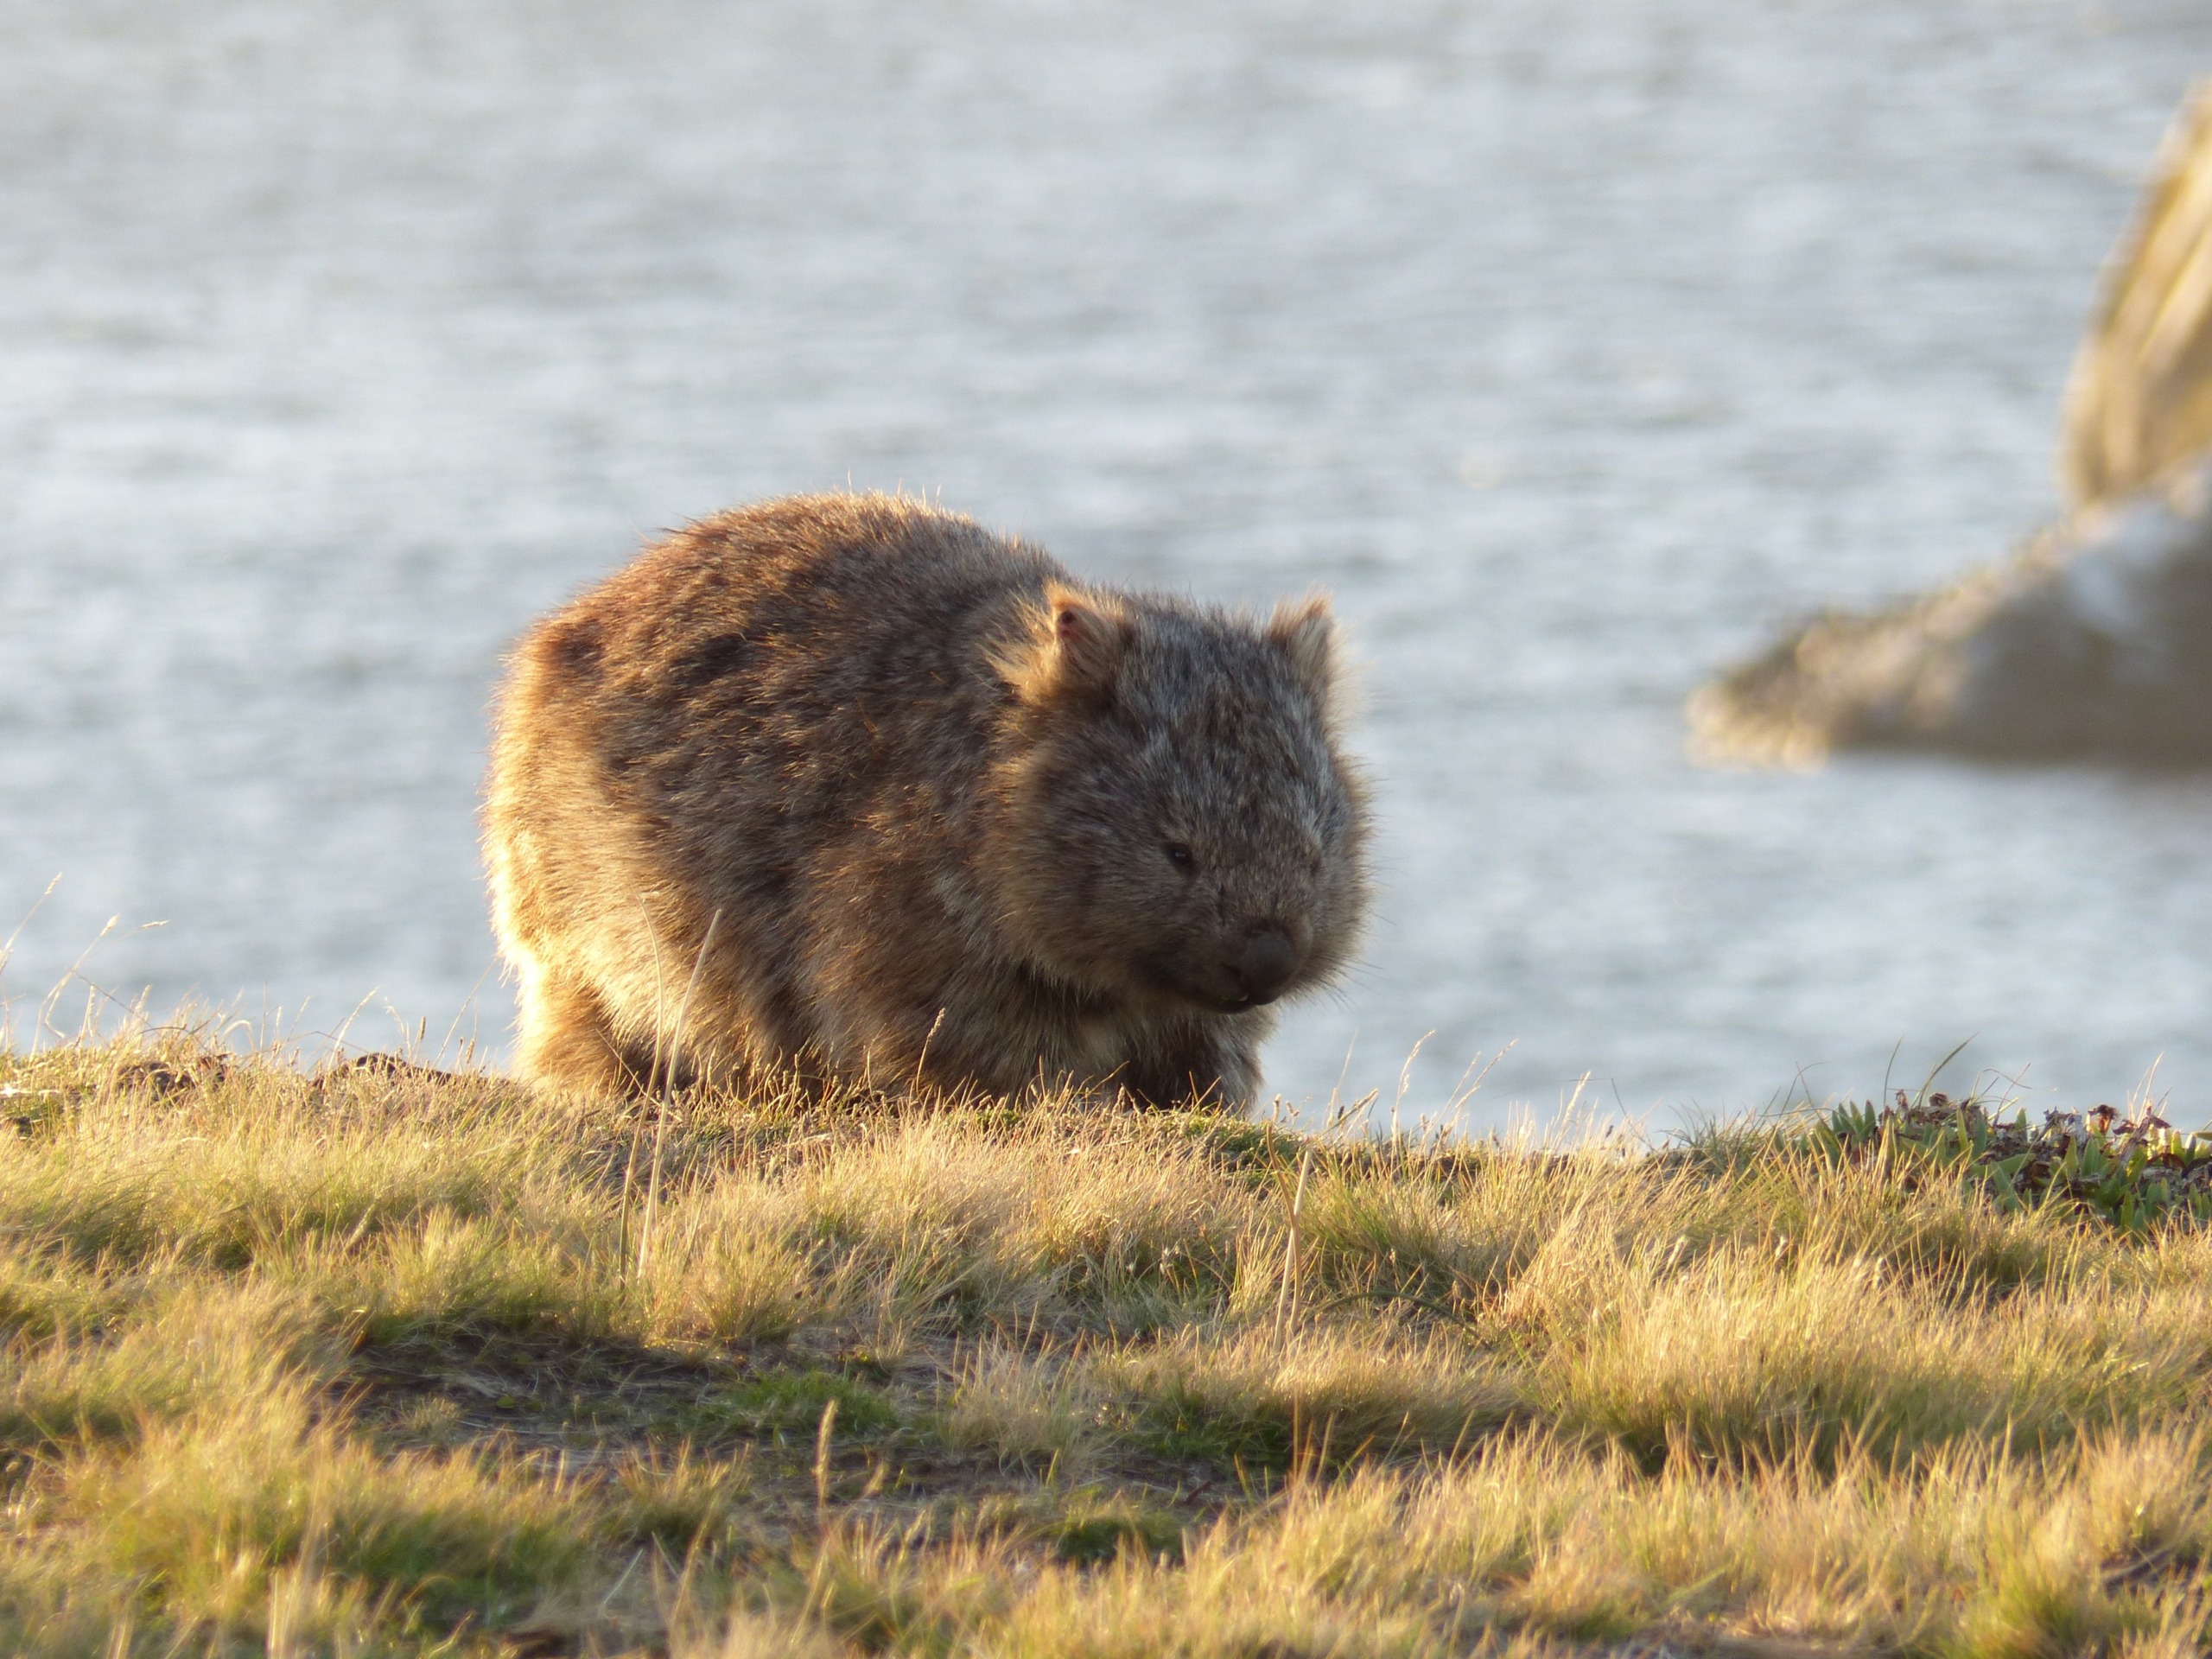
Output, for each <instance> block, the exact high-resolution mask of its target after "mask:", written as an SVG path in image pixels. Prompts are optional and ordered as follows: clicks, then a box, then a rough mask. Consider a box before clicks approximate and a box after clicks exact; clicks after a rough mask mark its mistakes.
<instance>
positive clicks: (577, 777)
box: [485, 495, 1367, 1103]
mask: <svg viewBox="0 0 2212 1659" xmlns="http://www.w3.org/2000/svg"><path fill="white" fill-rule="evenodd" d="M1333 651H1334V646H1333V625H1332V622H1331V620H1330V616H1329V613H1328V608H1327V606H1326V604H1325V601H1322V600H1320V599H1318V598H1316V599H1311V600H1307V601H1303V602H1300V603H1295V604H1289V605H1286V606H1283V607H1280V608H1278V609H1277V610H1276V612H1275V613H1274V616H1273V617H1272V618H1271V619H1269V620H1266V621H1265V622H1255V621H1251V620H1246V619H1243V618H1241V617H1237V616H1233V615H1230V614H1228V613H1224V612H1221V611H1218V610H1213V609H1204V608H1200V607H1196V606H1193V605H1190V604H1186V603H1183V602H1181V601H1176V600H1173V599H1166V598H1162V597H1160V596H1157V595H1154V594H1124V593H1117V592H1112V591H1109V590H1107V589H1104V588H1093V587H1088V586H1084V585H1083V584H1080V583H1078V582H1076V581H1075V580H1074V579H1073V578H1072V577H1071V576H1070V575H1068V574H1067V572H1066V571H1065V570H1064V569H1061V567H1060V566H1059V565H1058V564H1057V563H1054V562H1053V561H1052V559H1050V558H1048V557H1047V556H1046V555H1045V554H1044V553H1042V552H1040V551H1039V550H1037V549H1035V548H1033V547H1030V546H1027V545H1026V544H1024V543H1020V542H1014V541H1007V540H1004V539H1001V537H996V536H993V535H990V534H989V533H988V532H986V531H983V530H981V529H979V528H978V527H977V526H976V525H975V524H972V523H970V522H969V520H967V519H965V518H956V517H953V516H951V515H950V514H947V513H943V512H937V511H934V510H933V509H931V508H929V507H926V506H924V505H918V504H917V503H915V502H912V501H908V500H903V499H893V498H888V497H885V496H879V495H869V496H849V495H829V496H807V497H795V498H792V499H786V500H781V501H772V502H769V503H767V504H766V505H760V506H755V507H749V508H746V509H743V510H741V511H739V512H729V513H725V514H723V515H721V517H719V518H709V519H708V520H706V521H704V522H702V523H701V524H694V525H692V526H691V527H690V528H689V529H687V530H684V531H679V532H678V533H677V534H676V535H674V536H671V537H669V538H668V539H667V540H665V541H664V542H662V543H659V544H658V546H656V547H654V548H652V550H649V551H648V552H646V553H645V555H644V556H642V557H640V558H639V560H638V561H637V562H636V563H634V564H632V565H631V566H630V567H629V568H628V569H626V570H623V571H621V572H620V573H619V574H618V575H614V576H613V577H612V578H611V579H610V580H608V581H607V582H604V583H602V584H601V586H600V587H598V588H594V590H593V591H591V592H590V593H588V594H585V595H584V596H583V597H582V598H581V599H578V600H576V601H575V602H573V603H572V604H570V605H569V606H568V607H566V608H565V609H563V610H562V611H560V612H558V613H556V614H555V615H553V616H551V617H550V618H549V619H547V620H545V621H543V622H542V623H540V624H539V625H538V626H537V627H536V628H535V629H533V630H532V631H531V633H530V634H529V635H528V636H527V637H526V638H525V639H524V640H523V642H522V645H521V646H520V648H519V649H518V651H517V652H516V653H515V656H514V658H513V664H512V672H511V674H510V675H509V677H508V680H507V683H506V686H505V691H504V694H503V696H502V699H501V702H500V707H499V734H498V741H497V745H496V747H495V749H494V752H493V762H492V777H491V785H490V798H489V802H488V804H487V806H486V815H485V823H486V834H485V849H486V859H487V861H488V863H489V865H490V868H491V878H492V894H493V911H494V913H495V919H496V923H497V925H498V929H499V941H500V944H501V947H502V949H503V950H504V951H505V955H506V957H507V959H508V960H509V961H510V962H511V963H512V964H513V965H514V967H515V969H516V970H517V972H518V974H519V976H520V977H521V993H522V1014H521V1045H520V1052H519V1055H518V1069H519V1071H521V1073H522V1074H523V1075H524V1077H529V1078H531V1079H534V1080H536V1081H538V1082H540V1083H543V1084H552V1085H556V1086H561V1087H567V1088H575V1089H588V1090H597V1089H615V1088H635V1087H638V1086H639V1085H640V1084H645V1083H647V1082H649V1080H650V1077H649V1074H650V1073H651V1072H652V1069H653V1067H654V1065H655V1063H656V1058H657V1057H658V1063H659V1065H661V1066H662V1067H663V1068H664V1076H674V1077H688V1076H696V1075H698V1074H699V1073H701V1072H702V1071H709V1072H721V1073H722V1074H723V1075H731V1074H736V1075H745V1074H747V1073H748V1072H749V1071H752V1070H753V1068H757V1067H760V1066H764V1065H766V1066H778V1065H794V1064H795V1065H798V1066H800V1067H801V1068H803V1069H805V1070H808V1071H811V1072H812V1073H814V1074H815V1075H817V1076H821V1075H828V1074H834V1075H837V1076H841V1077H848V1078H852V1079H861V1080H865V1079H868V1078H871V1077H872V1078H873V1079H874V1081H875V1082H876V1083H878V1084H900V1085H903V1084H907V1083H910V1082H913V1081H916V1080H927V1081H929V1082H931V1083H934V1084H939V1085H947V1086H955V1087H957V1086H960V1085H964V1084H973V1085H977V1086H980V1087H981V1088H982V1089H985V1090H990V1091H993V1092H998V1093H1013V1092H1015V1091H1018V1090H1023V1089H1025V1088H1027V1087H1028V1086H1032V1085H1039V1084H1042V1085H1046V1086H1053V1085H1058V1084H1070V1083H1072V1084H1083V1085H1095V1086H1103V1087H1106V1088H1109V1089H1111V1088H1118V1089H1121V1090H1127V1091H1128V1093H1129V1094H1130V1095H1132V1096H1135V1097H1136V1098H1138V1099H1139V1100H1141V1101H1145V1102H1151V1103H1166V1102H1171V1101H1178V1100H1185V1099H1188V1098H1190V1097H1191V1096H1211V1097H1213V1098H1215V1099H1217V1100H1223V1101H1227V1102H1231V1103H1246V1102H1249V1100H1250V1099H1251V1097H1252V1094H1253V1091H1254V1090H1255V1087H1256V1085H1257V1084H1258V1082H1259V1068H1258V1064H1257V1054H1258V1049H1259V1046H1260V1042H1261V1039H1262V1038H1263V1037H1265V1036H1266V1034H1267V1033H1268V1030H1269V1029H1270V1028H1271V1026H1272V1023H1273V1016H1272V1014H1271V1013H1270V1012H1269V1011H1268V1009H1267V1008H1266V1007H1264V1006H1263V1005H1264V1004H1266V1003H1268V1002H1270V1001H1274V998H1275V997H1277V996H1278V995H1287V994H1291V993H1294V992H1298V991H1302V990H1306V989H1307V988H1311V987H1313V986H1316V985H1319V984H1320V983H1322V982H1325V981H1326V980H1328V979H1329V978H1330V977H1331V976H1332V975H1334V974H1335V973H1336V972H1337V971H1338V969H1340V968H1341V967H1342V966H1343V965H1344V962H1345V959H1346V957H1347V956H1348V954H1349V953H1350V951H1351V949H1352V947H1353V944H1354V943H1355V941H1356V937H1357V932H1358V929H1359V925H1360V920H1361V916H1362V912H1363V910H1364V908H1365V905H1366V896H1367V895H1366V880H1365V874H1364V867H1363V848H1364V843H1365V840H1366V833H1367V822H1366V811H1365V802H1364V797H1363V791H1362V789H1361V786H1360V783H1359V779H1358V778H1357V775H1356V774H1355V773H1354V772H1353V771H1352V769H1351V766H1349V765H1348V763H1347V762H1346V760H1345V759H1344V756H1343V755H1342V754H1341V753H1339V752H1338V744H1337V737H1336V730H1337V719H1338V708H1339V704H1340V702H1341V692H1340V689H1339V685H1338V673H1337V670H1336V667H1335V664H1334V658H1333ZM710 935H711V938H710V937H709V936H710ZM695 975H696V986H694V984H693V982H694V978H695ZM687 988H689V989H688V993H687ZM679 1022H680V1030H679Z"/></svg>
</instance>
